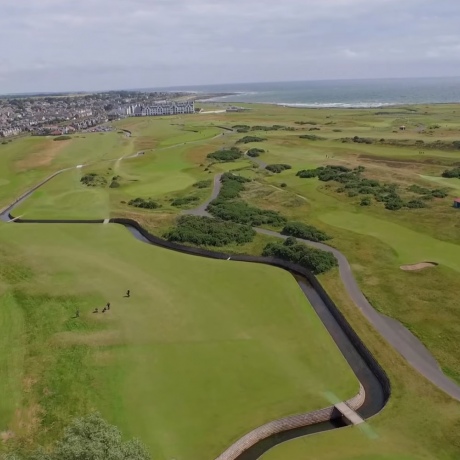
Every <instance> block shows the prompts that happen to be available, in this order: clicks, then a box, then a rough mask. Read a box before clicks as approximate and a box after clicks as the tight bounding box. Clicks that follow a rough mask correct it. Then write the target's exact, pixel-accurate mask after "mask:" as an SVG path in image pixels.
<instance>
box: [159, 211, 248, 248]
mask: <svg viewBox="0 0 460 460" xmlns="http://www.w3.org/2000/svg"><path fill="white" fill-rule="evenodd" d="M255 234H256V232H255V231H254V230H253V229H252V228H251V227H250V226H247V225H239V224H235V223H232V222H223V221H221V220H218V219H212V218H209V217H200V216H181V217H180V218H179V220H178V222H177V226H176V227H175V228H173V229H172V230H170V231H169V232H167V233H166V234H165V235H164V238H166V239H167V240H168V241H177V242H181V243H192V244H196V245H204V246H225V245H227V244H231V243H238V244H243V243H249V242H250V241H252V240H253V238H254V236H255Z"/></svg>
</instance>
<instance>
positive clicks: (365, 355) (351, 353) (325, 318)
mask: <svg viewBox="0 0 460 460" xmlns="http://www.w3.org/2000/svg"><path fill="white" fill-rule="evenodd" d="M134 156H137V154H136V155H132V156H131V157H134ZM125 158H128V157H125ZM111 161H119V160H111ZM78 167H82V165H79V166H78ZM69 169H72V168H66V169H64V170H61V171H58V172H56V173H54V174H52V175H51V176H50V177H48V178H47V179H45V180H44V181H42V182H40V183H39V184H38V185H37V186H35V187H34V188H33V189H32V190H30V191H28V192H26V193H25V194H24V195H22V196H21V197H20V198H19V199H18V200H15V201H14V202H13V203H12V204H11V205H9V206H8V207H7V208H5V209H4V210H2V211H0V217H1V218H2V219H3V220H8V221H14V222H19V223H27V222H36V223H54V222H56V223H58V222H62V223H66V222H67V223H103V222H104V221H103V220H97V221H27V220H21V219H20V218H13V217H12V216H11V214H10V212H11V211H12V210H13V209H14V208H15V207H16V206H17V205H18V204H19V203H20V202H22V201H24V200H25V199H27V197H29V196H30V195H31V194H32V193H33V192H34V191H35V190H37V189H38V188H39V187H41V186H42V185H43V184H45V183H46V182H48V181H49V180H51V179H52V178H53V177H55V176H56V175H58V174H60V173H62V172H64V171H67V170H69ZM214 185H215V187H214V189H213V193H212V196H211V198H210V199H209V200H208V202H209V201H211V199H213V197H215V196H217V194H218V193H219V190H220V185H221V183H220V175H218V176H216V178H215V180H214ZM205 205H206V203H205ZM200 208H201V209H200V211H199V212H203V210H202V208H203V205H202V206H201V207H200ZM204 212H206V211H204ZM111 222H114V223H119V224H122V225H125V226H126V227H127V228H128V229H129V230H130V231H131V233H132V234H133V235H134V236H135V237H136V238H138V239H139V240H141V241H144V242H147V243H149V244H155V245H158V246H162V247H166V248H168V249H172V250H176V251H180V252H185V253H187V254H192V255H198V256H202V257H211V258H216V259H224V260H225V259H226V260H229V259H232V260H239V261H243V262H253V263H254V262H255V263H264V264H269V265H273V266H276V267H280V268H283V269H285V270H288V271H290V272H291V273H292V274H293V275H295V276H296V280H297V281H298V283H299V286H300V287H301V289H302V291H303V292H304V294H305V296H306V297H307V298H308V299H309V301H310V303H311V304H312V306H313V308H314V309H315V311H316V312H317V314H318V316H319V317H320V319H321V320H322V322H323V324H324V325H325V327H326V329H327V330H328V331H329V333H330V334H331V336H332V338H333V339H334V341H335V342H336V344H337V346H338V347H339V349H340V350H341V352H342V354H343V355H344V357H345V359H346V360H347V362H348V363H349V365H350V367H351V368H352V370H353V371H354V373H355V375H356V376H357V378H358V380H359V382H360V390H359V392H358V394H357V395H356V396H354V397H353V398H351V399H350V400H348V401H346V402H345V403H346V405H348V407H350V408H351V409H353V410H355V411H356V412H357V413H358V415H359V416H360V417H362V418H363V419H367V418H369V417H372V416H373V415H375V414H377V413H378V412H380V410H381V409H382V408H383V407H384V406H385V404H386V402H387V401H388V398H389V396H390V383H389V381H388V378H387V377H386V374H385V372H384V371H383V370H382V369H381V368H380V366H379V365H378V363H377V362H376V361H375V359H374V358H373V356H372V355H371V354H370V352H369V351H368V350H367V348H366V347H365V346H364V344H363V343H362V342H361V340H360V339H359V337H358V336H357V335H356V333H355V332H354V331H353V329H352V328H351V327H350V326H349V324H348V323H347V321H346V320H345V319H344V318H343V316H342V315H341V313H340V312H339V310H338V309H337V308H336V306H335V304H333V302H332V301H331V300H330V298H329V297H328V296H327V294H326V292H325V291H324V289H322V287H321V285H320V284H319V283H318V281H317V280H316V278H315V277H314V276H313V275H312V274H311V273H310V272H308V271H307V270H305V269H304V268H303V267H299V266H295V265H294V264H290V263H287V262H285V261H281V260H277V259H274V258H264V257H251V256H235V255H233V256H231V257H229V256H228V255H227V254H221V253H216V252H212V251H205V250H202V249H197V248H190V247H187V246H182V245H178V244H175V243H170V242H167V241H165V240H162V239H160V238H157V237H154V236H153V235H150V234H149V233H148V232H147V231H145V230H144V229H143V228H142V227H140V225H139V224H138V223H137V222H135V221H127V220H123V219H112V220H111ZM344 407H346V406H344ZM343 415H344V414H343V412H342V413H341V412H340V411H339V410H338V408H337V407H334V406H330V407H327V408H324V409H321V410H319V411H314V412H310V413H306V414H299V415H293V416H290V417H286V418H284V419H280V420H275V421H272V422H269V423H267V424H266V425H263V426H262V427H259V428H256V429H255V430H253V431H251V432H249V433H248V434H247V435H245V436H243V437H242V438H241V439H239V440H238V441H237V442H235V443H234V444H233V445H231V446H230V447H229V448H228V449H227V450H226V451H225V452H223V453H222V454H221V455H220V456H219V457H218V459H217V460H255V459H257V458H259V457H260V455H261V454H263V453H264V452H265V451H267V450H268V449H270V448H271V447H273V446H274V445H276V444H279V443H280V442H284V441H286V440H288V439H293V438H295V437H298V436H305V435H308V434H313V433H317V432H321V431H328V430H331V429H335V428H340V427H342V426H345V423H344V421H343Z"/></svg>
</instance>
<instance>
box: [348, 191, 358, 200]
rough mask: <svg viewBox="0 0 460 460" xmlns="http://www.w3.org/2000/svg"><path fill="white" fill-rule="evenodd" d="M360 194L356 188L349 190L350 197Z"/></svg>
mask: <svg viewBox="0 0 460 460" xmlns="http://www.w3.org/2000/svg"><path fill="white" fill-rule="evenodd" d="M358 195H359V193H358V192H357V191H356V190H350V191H349V192H348V196H349V197H350V198H353V197H355V196H358Z"/></svg>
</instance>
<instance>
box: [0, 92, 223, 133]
mask: <svg viewBox="0 0 460 460" xmlns="http://www.w3.org/2000/svg"><path fill="white" fill-rule="evenodd" d="M213 96H215V95H206V96H203V95H200V98H202V99H205V98H206V97H208V98H209V97H213ZM197 97H198V96H197V95H196V94H190V93H168V92H137V91H119V92H116V91H111V92H104V93H94V94H69V95H43V96H3V97H1V98H0V137H2V138H8V137H13V136H18V135H20V134H22V133H24V134H32V135H35V136H47V135H52V136H55V135H56V136H57V135H62V134H72V133H74V132H80V131H104V130H107V127H106V126H102V125H103V124H104V123H107V122H108V121H112V120H117V119H120V118H124V117H128V116H132V117H140V116H162V115H178V114H192V113H195V112H196V111H199V109H196V108H195V100H196V99H197Z"/></svg>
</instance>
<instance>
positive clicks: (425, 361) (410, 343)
mask: <svg viewBox="0 0 460 460" xmlns="http://www.w3.org/2000/svg"><path fill="white" fill-rule="evenodd" d="M216 137H218V136H216ZM169 148H170V147H169ZM138 154H139V152H138V153H136V154H134V155H131V156H129V157H125V158H133V157H136V156H137V155H138ZM248 158H250V157H248ZM251 160H254V159H253V158H251ZM105 161H116V160H105ZM83 166H88V165H83ZM79 167H82V165H79ZM70 169H73V168H66V169H63V170H61V171H57V172H56V173H54V174H52V175H51V176H49V177H48V178H46V179H45V180H43V181H42V182H40V183H39V184H38V185H37V186H35V187H34V188H33V189H31V190H29V191H28V192H26V193H24V194H23V195H22V196H21V197H19V198H18V199H17V200H15V201H14V202H13V203H12V204H11V205H9V206H7V207H6V208H4V209H3V210H1V211H0V220H3V221H8V220H10V217H9V213H10V212H11V211H12V210H13V209H14V208H15V207H16V206H18V205H19V204H20V203H22V202H23V201H24V200H26V199H27V198H28V197H29V196H30V195H31V194H32V193H33V192H34V191H35V190H37V189H38V188H39V187H41V186H42V185H44V184H45V183H47V182H48V181H49V180H51V179H52V178H53V177H55V176H57V175H58V174H60V173H62V172H64V171H68V170H70ZM221 176H222V175H221V174H218V175H216V176H215V177H214V184H213V191H212V194H211V197H210V198H209V199H208V200H207V201H206V202H205V203H203V204H202V205H200V206H199V207H198V208H195V209H192V210H189V211H185V213H186V214H192V215H199V216H208V217H209V216H210V215H209V213H208V212H207V211H206V208H207V206H208V204H209V203H210V202H211V201H212V200H213V199H215V198H216V197H217V196H218V194H219V192H220V189H221V186H222V184H221V182H220V178H221ZM255 230H256V231H257V232H258V233H260V234H264V235H268V236H273V237H276V238H283V239H285V238H287V237H286V236H285V235H281V234H280V233H277V232H273V231H271V230H265V229H262V228H255ZM299 241H302V242H303V243H305V244H307V245H308V246H311V247H315V248H317V249H322V250H323V251H327V252H331V253H332V254H334V255H335V257H336V258H337V260H338V263H339V272H340V277H341V279H342V282H343V284H344V286H345V289H346V290H347V292H348V295H349V296H350V298H351V299H352V300H353V302H354V303H355V305H356V306H357V307H358V309H359V310H360V311H361V313H362V314H363V315H364V316H365V317H366V319H367V320H368V321H369V322H370V323H371V324H372V325H373V326H374V328H375V329H376V330H377V331H378V332H379V333H380V334H381V335H382V336H383V337H384V338H385V340H386V341H387V342H388V343H389V344H390V345H391V346H392V347H393V348H394V349H395V350H397V351H398V352H399V353H400V354H401V355H402V356H403V357H404V358H405V359H406V360H407V361H408V362H409V364H410V365H411V366H412V367H413V368H414V369H416V370H417V371H418V372H419V373H420V374H422V375H423V376H424V377H426V378H427V379H428V380H429V381H430V382H432V383H433V384H434V385H436V386H437V387H438V388H440V389H441V390H443V391H444V392H445V393H447V394H448V395H450V396H451V397H453V398H455V399H457V400H460V386H459V385H457V384H456V383H455V382H454V381H452V380H450V379H449V378H448V377H446V376H445V375H444V373H443V372H442V370H441V368H440V367H439V365H438V363H437V361H436V360H435V359H434V357H433V356H432V355H431V353H430V352H429V351H428V350H427V348H426V347H425V346H424V345H423V344H422V343H421V342H420V340H418V339H417V338H416V337H415V336H414V335H413V334H412V333H411V332H410V331H409V330H408V329H406V328H405V327H404V326H403V325H402V324H401V323H399V322H398V321H396V320H394V319H392V318H389V317H387V316H384V315H382V314H380V313H379V312H377V311H376V310H375V309H374V307H372V305H371V304H370V303H369V301H368V300H367V299H366V297H365V296H364V294H363V293H362V292H361V290H360V288H359V286H358V283H357V282H356V280H355V278H354V276H353V273H352V270H351V267H350V264H349V263H348V260H347V258H346V257H345V255H344V254H342V253H341V252H340V251H339V250H338V249H335V248H333V247H331V246H328V245H326V244H324V243H315V242H312V241H308V240H302V239H299Z"/></svg>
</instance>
